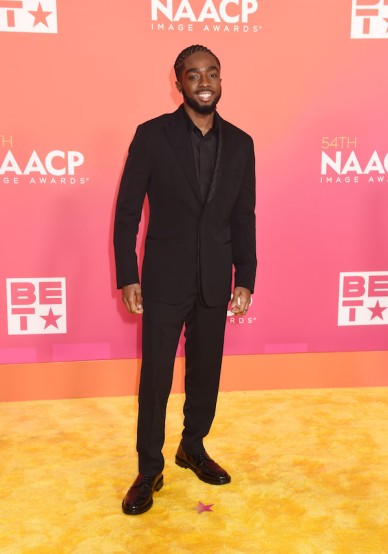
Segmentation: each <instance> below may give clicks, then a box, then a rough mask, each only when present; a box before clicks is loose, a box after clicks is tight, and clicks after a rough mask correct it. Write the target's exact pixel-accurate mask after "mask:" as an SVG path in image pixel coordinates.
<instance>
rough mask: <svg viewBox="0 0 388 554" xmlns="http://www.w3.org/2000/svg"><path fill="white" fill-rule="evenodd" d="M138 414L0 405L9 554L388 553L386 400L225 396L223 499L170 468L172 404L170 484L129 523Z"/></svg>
mask: <svg viewBox="0 0 388 554" xmlns="http://www.w3.org/2000/svg"><path fill="white" fill-rule="evenodd" d="M136 403H137V399H136V398H135V397H130V398H128V397H127V398H102V399H101V398H97V399H96V398H95V399H83V400H62V401H42V402H20V403H19V402H18V403H9V404H7V403H4V404H1V405H0V421H1V423H0V425H1V439H0V445H1V458H0V476H1V481H0V518H1V523H0V552H1V554H8V553H9V554H11V553H12V554H14V553H23V554H24V553H36V554H45V553H50V554H51V553H55V554H57V553H77V554H99V553H101V554H121V553H133V554H141V553H146V552H147V553H149V554H166V553H173V554H191V553H197V552H198V553H201V554H236V553H254V554H256V553H257V554H294V553H295V554H316V553H317V554H387V553H388V424H387V420H388V389H386V388H371V389H335V390H327V389H326V390H297V391H269V392H267V391H264V392H263V391H259V392H236V393H222V394H220V399H219V404H218V413H217V417H216V420H215V423H214V426H213V429H212V433H211V435H210V436H209V438H208V439H207V441H206V448H207V450H208V452H209V453H210V454H211V455H212V456H213V457H214V458H215V459H216V460H217V461H219V463H221V464H223V465H224V466H225V468H226V469H227V470H228V471H229V472H230V474H231V475H232V483H231V484H230V485H225V486H221V487H214V486H213V487H212V486H211V485H207V484H206V483H202V482H201V481H199V480H198V479H197V478H196V477H195V475H194V474H193V473H192V472H191V471H189V470H184V469H181V468H179V467H178V466H176V465H175V464H174V455H175V450H176V448H177V445H178V443H179V440H180V432H181V425H182V415H181V411H182V404H183V396H182V395H173V396H172V397H171V399H170V403H169V408H168V421H167V438H166V446H165V451H164V452H165V456H166V468H165V473H164V475H165V486H164V487H163V488H162V490H161V491H160V492H158V493H155V495H154V506H153V508H152V509H151V511H149V512H147V513H146V514H143V515H141V516H125V515H123V514H122V513H121V500H122V497H123V496H124V494H125V493H126V491H127V488H128V487H129V485H130V484H131V483H132V481H133V479H134V478H135V477H136V474H137V461H136V453H135V445H134V442H135V439H134V434H135V427H136ZM198 502H202V503H203V504H207V505H209V504H213V507H212V510H213V511H212V512H203V513H198V512H197V511H196V509H195V508H196V506H197V505H198Z"/></svg>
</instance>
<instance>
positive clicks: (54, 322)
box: [40, 308, 62, 329]
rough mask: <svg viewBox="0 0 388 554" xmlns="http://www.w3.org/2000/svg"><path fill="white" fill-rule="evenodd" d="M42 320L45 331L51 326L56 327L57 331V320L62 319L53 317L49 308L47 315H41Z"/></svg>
mask: <svg viewBox="0 0 388 554" xmlns="http://www.w3.org/2000/svg"><path fill="white" fill-rule="evenodd" d="M40 317H41V318H42V319H44V320H45V321H46V323H45V326H44V328H45V329H47V327H50V325H52V326H53V327H56V328H57V329H58V323H57V319H59V318H60V317H62V316H61V315H54V312H53V311H52V309H51V308H50V310H49V313H48V314H47V315H41V316H40Z"/></svg>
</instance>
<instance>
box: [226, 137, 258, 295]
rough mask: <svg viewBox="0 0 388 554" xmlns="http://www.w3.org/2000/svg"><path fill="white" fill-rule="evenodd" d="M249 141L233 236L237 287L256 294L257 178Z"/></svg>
mask: <svg viewBox="0 0 388 554" xmlns="http://www.w3.org/2000/svg"><path fill="white" fill-rule="evenodd" d="M249 140H250V143H249V146H248V156H247V160H246V163H245V167H244V173H243V179H242V185H241V188H240V191H239V194H238V197H237V200H236V202H235V205H234V208H233V211H232V215H231V237H232V256H233V265H234V270H235V274H234V284H235V287H245V288H247V289H250V291H251V292H253V290H254V286H255V277H256V267H257V260H256V216H255V204H256V178H255V154H254V148H253V141H252V139H251V138H249Z"/></svg>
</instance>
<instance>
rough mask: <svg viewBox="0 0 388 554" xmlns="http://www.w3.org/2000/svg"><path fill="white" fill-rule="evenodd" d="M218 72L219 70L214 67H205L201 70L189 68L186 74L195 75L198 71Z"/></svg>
mask: <svg viewBox="0 0 388 554" xmlns="http://www.w3.org/2000/svg"><path fill="white" fill-rule="evenodd" d="M214 70H216V71H219V70H220V68H219V67H217V66H216V65H210V66H209V67H205V68H203V69H200V68H199V67H190V68H189V69H186V73H196V72H200V71H214Z"/></svg>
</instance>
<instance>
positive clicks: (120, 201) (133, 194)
mask: <svg viewBox="0 0 388 554" xmlns="http://www.w3.org/2000/svg"><path fill="white" fill-rule="evenodd" d="M149 176H150V163H149V154H148V149H147V141H146V137H145V130H144V127H143V126H142V125H140V126H139V127H138V128H137V130H136V133H135V136H134V138H133V141H132V143H131V145H130V148H129V152H128V158H127V161H126V164H125V167H124V171H123V175H122V178H121V183H120V188H119V193H118V197H117V203H116V214H115V222H114V250H115V261H116V280H117V288H122V287H123V286H125V285H130V284H133V283H139V282H140V279H139V268H138V261H137V255H136V237H137V233H138V229H139V222H140V218H141V213H142V208H143V203H144V198H145V195H146V192H147V186H148V181H149Z"/></svg>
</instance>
